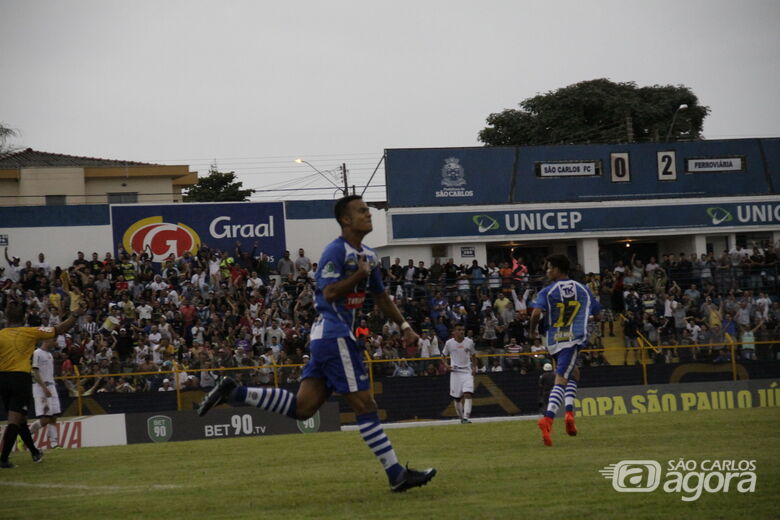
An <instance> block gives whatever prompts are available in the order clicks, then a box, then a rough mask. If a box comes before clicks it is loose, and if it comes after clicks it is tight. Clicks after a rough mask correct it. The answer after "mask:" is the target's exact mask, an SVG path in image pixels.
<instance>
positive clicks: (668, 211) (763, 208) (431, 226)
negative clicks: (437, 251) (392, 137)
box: [391, 198, 780, 240]
mask: <svg viewBox="0 0 780 520" xmlns="http://www.w3.org/2000/svg"><path fill="white" fill-rule="evenodd" d="M622 204H626V203H622ZM391 219H392V220H391V222H392V236H393V239H395V240H404V239H418V238H455V237H481V236H485V237H488V236H489V237H508V238H516V237H522V236H525V235H555V234H560V233H567V234H570V235H571V234H576V233H583V234H587V235H589V236H590V235H592V234H598V233H614V232H623V231H625V230H653V229H657V230H664V229H679V228H710V230H711V231H715V230H717V229H723V228H725V229H729V228H735V227H741V226H758V225H760V226H780V200H778V199H776V198H772V199H769V198H766V199H765V200H764V201H761V202H758V201H757V202H755V203H744V204H738V203H732V202H723V203H709V204H679V203H678V204H674V205H672V204H663V205H661V204H655V205H648V204H638V203H635V204H632V205H624V206H618V205H616V204H604V205H600V206H598V207H581V206H580V207H568V208H567V207H560V208H557V209H552V208H549V207H548V208H546V209H525V208H524V207H522V206H518V207H517V209H514V208H513V209H509V210H506V211H481V212H477V211H463V212H452V211H439V212H430V213H429V212H425V213H420V212H418V213H404V214H401V213H396V214H393V215H392V217H391Z"/></svg>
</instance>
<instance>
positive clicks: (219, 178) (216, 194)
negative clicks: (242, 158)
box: [184, 164, 254, 202]
mask: <svg viewBox="0 0 780 520" xmlns="http://www.w3.org/2000/svg"><path fill="white" fill-rule="evenodd" d="M243 185H244V183H243V182H240V181H236V174H235V172H220V171H219V170H217V165H216V164H212V165H211V167H210V168H209V174H208V176H206V177H201V178H200V179H198V182H197V183H196V184H195V185H193V186H191V187H189V188H187V193H186V194H185V195H184V201H185V202H234V201H239V202H240V201H246V200H249V196H250V195H252V193H254V190H252V189H246V190H244V189H242V187H243Z"/></svg>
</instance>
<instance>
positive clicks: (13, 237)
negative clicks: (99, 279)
mask: <svg viewBox="0 0 780 520" xmlns="http://www.w3.org/2000/svg"><path fill="white" fill-rule="evenodd" d="M0 235H8V256H18V257H19V258H21V260H22V262H21V265H22V266H24V262H25V261H26V260H30V261H33V262H35V261H37V260H38V253H43V254H44V255H46V261H47V262H48V263H49V265H51V266H52V267H55V266H58V265H59V266H60V267H67V266H69V265H71V264H72V263H73V260H75V259H76V253H77V252H78V251H83V252H84V254H85V256H86V258H87V259H90V258H91V255H92V252H93V251H96V252H97V253H98V254H99V255H100V258H101V259H102V258H103V255H105V253H106V252H107V251H111V252H113V247H112V245H111V242H112V239H111V226H74V227H51V228H44V227H39V228H7V229H3V228H0ZM0 255H2V253H0ZM0 258H1V259H0V265H1V266H3V267H7V263H6V261H5V257H2V256H0Z"/></svg>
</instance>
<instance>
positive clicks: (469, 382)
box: [450, 368, 474, 399]
mask: <svg viewBox="0 0 780 520" xmlns="http://www.w3.org/2000/svg"><path fill="white" fill-rule="evenodd" d="M465 393H470V394H473V393H474V376H473V375H472V374H471V369H469V368H466V369H457V368H453V369H452V372H450V396H451V397H454V398H456V399H457V398H460V397H463V394H465Z"/></svg>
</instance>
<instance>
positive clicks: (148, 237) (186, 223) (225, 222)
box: [111, 202, 286, 262]
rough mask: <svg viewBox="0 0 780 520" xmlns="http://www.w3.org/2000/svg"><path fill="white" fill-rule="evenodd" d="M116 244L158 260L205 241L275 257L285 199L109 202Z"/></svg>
mask: <svg viewBox="0 0 780 520" xmlns="http://www.w3.org/2000/svg"><path fill="white" fill-rule="evenodd" d="M111 228H112V231H113V235H114V243H115V244H122V247H124V249H125V251H131V252H135V253H138V254H139V255H140V254H141V253H142V252H144V251H146V252H151V254H152V259H153V261H154V262H162V261H163V260H165V259H166V258H168V256H169V255H171V254H173V255H174V256H176V257H180V256H182V255H183V254H184V252H185V251H189V252H190V253H193V254H194V253H196V252H197V251H198V249H200V247H201V246H202V245H208V247H210V248H211V249H220V250H224V251H230V252H231V253H232V252H233V251H234V250H235V247H236V241H240V242H241V249H242V250H244V251H251V250H252V248H253V247H254V246H255V244H256V245H257V248H256V253H255V254H256V255H259V254H260V253H261V252H262V253H265V254H267V255H269V256H271V257H272V258H273V260H276V259H278V258H281V256H282V254H283V253H284V249H285V247H286V244H285V236H284V204H283V203H281V202H234V203H213V204H212V203H202V202H199V203H182V204H163V205H138V204H132V205H116V204H114V205H111Z"/></svg>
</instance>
